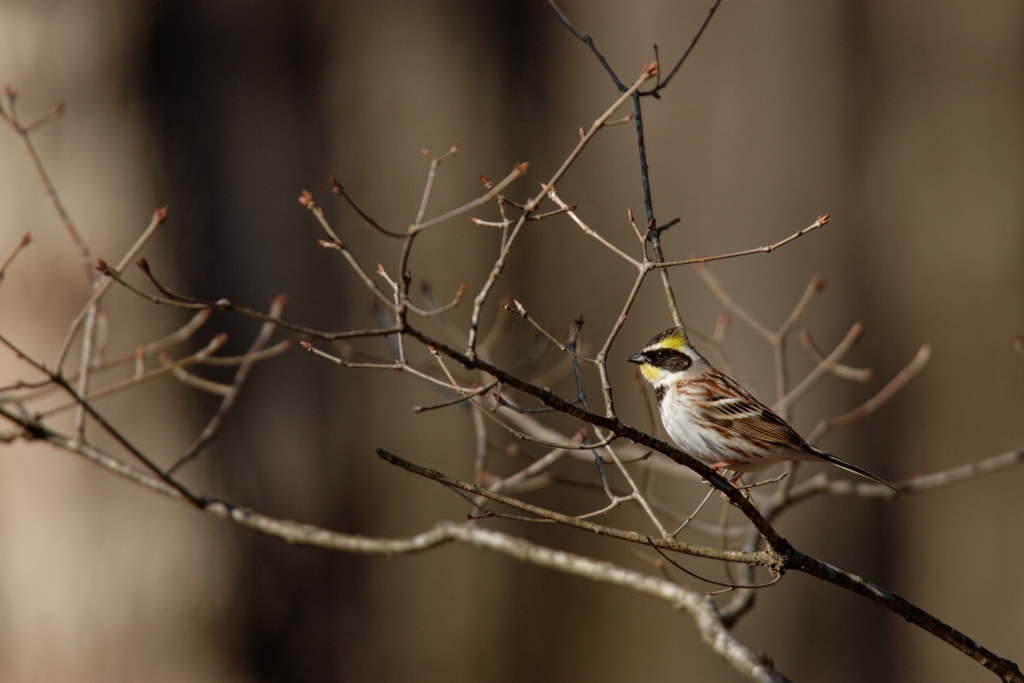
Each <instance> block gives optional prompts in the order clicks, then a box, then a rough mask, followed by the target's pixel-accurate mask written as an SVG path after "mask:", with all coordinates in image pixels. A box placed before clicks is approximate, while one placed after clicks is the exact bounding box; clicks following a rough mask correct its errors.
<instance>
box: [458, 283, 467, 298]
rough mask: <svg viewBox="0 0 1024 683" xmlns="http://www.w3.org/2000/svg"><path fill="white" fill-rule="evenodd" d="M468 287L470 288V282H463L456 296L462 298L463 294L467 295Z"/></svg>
mask: <svg viewBox="0 0 1024 683" xmlns="http://www.w3.org/2000/svg"><path fill="white" fill-rule="evenodd" d="M467 287H469V283H468V282H463V283H462V284H461V285H459V291H458V293H457V294H456V296H460V297H461V296H462V295H463V294H465V293H466V288H467Z"/></svg>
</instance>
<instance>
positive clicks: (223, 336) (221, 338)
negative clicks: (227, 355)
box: [213, 332, 228, 346]
mask: <svg viewBox="0 0 1024 683" xmlns="http://www.w3.org/2000/svg"><path fill="white" fill-rule="evenodd" d="M227 340H228V333H227V332H221V333H220V334H218V335H217V336H216V337H214V338H213V341H215V342H216V343H217V346H223V345H224V344H225V343H226V342H227Z"/></svg>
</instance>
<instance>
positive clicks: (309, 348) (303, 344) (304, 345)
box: [299, 341, 313, 351]
mask: <svg viewBox="0 0 1024 683" xmlns="http://www.w3.org/2000/svg"><path fill="white" fill-rule="evenodd" d="M299 346H301V347H302V348H304V349H306V350H307V351H312V350H313V345H312V344H310V343H309V342H308V341H300V342H299Z"/></svg>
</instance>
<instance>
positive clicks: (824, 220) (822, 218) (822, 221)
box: [818, 213, 832, 225]
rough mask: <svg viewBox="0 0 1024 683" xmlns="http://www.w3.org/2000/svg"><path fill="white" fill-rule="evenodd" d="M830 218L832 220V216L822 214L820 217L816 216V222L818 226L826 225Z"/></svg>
mask: <svg viewBox="0 0 1024 683" xmlns="http://www.w3.org/2000/svg"><path fill="white" fill-rule="evenodd" d="M830 218H832V214H830V213H825V214H822V215H820V216H818V222H819V223H820V224H822V225H825V224H826V223H828V221H829V219H830Z"/></svg>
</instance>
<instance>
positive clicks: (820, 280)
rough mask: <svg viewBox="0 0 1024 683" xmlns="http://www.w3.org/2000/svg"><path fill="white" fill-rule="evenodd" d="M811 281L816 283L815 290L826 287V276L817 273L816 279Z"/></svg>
mask: <svg viewBox="0 0 1024 683" xmlns="http://www.w3.org/2000/svg"><path fill="white" fill-rule="evenodd" d="M811 282H812V284H813V285H814V289H815V291H818V292H820V291H821V290H823V289H825V278H823V277H822V276H820V275H815V276H814V279H813V280H812V281H811Z"/></svg>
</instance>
